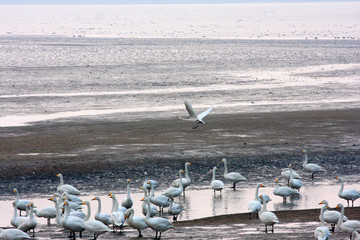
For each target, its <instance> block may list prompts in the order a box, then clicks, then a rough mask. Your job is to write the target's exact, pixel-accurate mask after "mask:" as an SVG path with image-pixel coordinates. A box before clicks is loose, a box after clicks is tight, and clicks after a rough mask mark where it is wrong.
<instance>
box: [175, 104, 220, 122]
mask: <svg viewBox="0 0 360 240" xmlns="http://www.w3.org/2000/svg"><path fill="white" fill-rule="evenodd" d="M184 103H185V107H186V110H187V111H188V113H189V115H190V116H189V118H182V117H179V119H181V120H186V121H195V123H196V125H195V126H194V127H193V129H196V128H197V127H198V126H199V124H200V123H202V124H205V122H204V121H203V118H204V117H206V116H207V115H208V114H209V113H210V112H211V110H212V109H213V108H214V106H211V107H210V108H209V109H208V110H206V111H205V112H203V113H200V114H199V115H197V114H196V113H195V111H194V109H193V107H192V106H191V103H190V102H189V101H188V100H186V99H185V100H184Z"/></svg>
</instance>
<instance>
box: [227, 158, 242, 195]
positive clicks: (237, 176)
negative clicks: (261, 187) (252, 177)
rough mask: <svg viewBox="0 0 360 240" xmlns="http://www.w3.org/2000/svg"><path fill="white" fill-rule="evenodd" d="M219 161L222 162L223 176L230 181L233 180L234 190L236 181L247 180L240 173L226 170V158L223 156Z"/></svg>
mask: <svg viewBox="0 0 360 240" xmlns="http://www.w3.org/2000/svg"><path fill="white" fill-rule="evenodd" d="M221 161H222V162H223V163H224V178H225V179H226V180H228V181H230V182H233V186H232V188H233V189H234V190H235V189H236V183H238V182H245V181H247V179H246V178H245V177H244V176H243V175H241V174H240V173H237V172H230V173H229V172H228V167H227V163H226V159H225V158H223V159H221Z"/></svg>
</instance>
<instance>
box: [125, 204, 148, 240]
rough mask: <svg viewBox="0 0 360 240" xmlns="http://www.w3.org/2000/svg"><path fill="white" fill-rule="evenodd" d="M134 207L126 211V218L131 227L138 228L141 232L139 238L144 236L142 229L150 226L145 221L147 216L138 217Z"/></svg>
mask: <svg viewBox="0 0 360 240" xmlns="http://www.w3.org/2000/svg"><path fill="white" fill-rule="evenodd" d="M134 213H135V212H134V209H132V208H129V209H127V210H126V212H125V219H127V222H128V224H129V226H130V227H132V228H134V229H136V230H138V232H139V236H138V237H139V238H140V237H143V235H142V234H141V231H142V230H144V229H145V228H147V227H148V225H147V224H146V222H145V217H138V216H134Z"/></svg>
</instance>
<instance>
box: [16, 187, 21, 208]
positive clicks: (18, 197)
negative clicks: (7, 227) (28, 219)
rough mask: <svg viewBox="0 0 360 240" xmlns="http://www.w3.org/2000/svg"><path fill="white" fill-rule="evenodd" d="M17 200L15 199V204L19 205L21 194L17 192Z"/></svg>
mask: <svg viewBox="0 0 360 240" xmlns="http://www.w3.org/2000/svg"><path fill="white" fill-rule="evenodd" d="M15 193H16V199H15V204H16V205H17V203H18V202H19V199H20V196H19V192H18V191H17V190H16V192H15Z"/></svg>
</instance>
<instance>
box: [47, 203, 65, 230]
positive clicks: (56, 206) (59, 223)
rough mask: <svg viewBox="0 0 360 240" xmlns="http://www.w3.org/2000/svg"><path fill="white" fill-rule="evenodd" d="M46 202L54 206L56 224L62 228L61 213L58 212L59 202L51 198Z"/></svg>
mask: <svg viewBox="0 0 360 240" xmlns="http://www.w3.org/2000/svg"><path fill="white" fill-rule="evenodd" d="M48 200H50V201H52V202H53V203H54V204H55V209H56V218H55V220H56V223H57V224H58V225H59V226H60V227H62V224H61V220H62V219H61V212H60V207H59V202H58V200H57V198H56V197H52V198H49V199H48Z"/></svg>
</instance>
